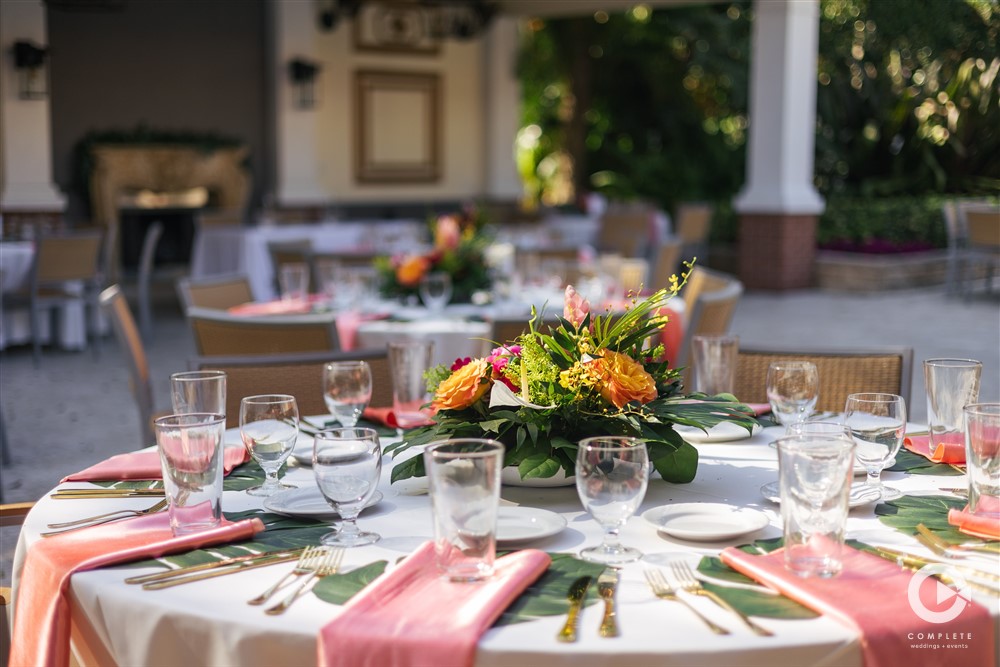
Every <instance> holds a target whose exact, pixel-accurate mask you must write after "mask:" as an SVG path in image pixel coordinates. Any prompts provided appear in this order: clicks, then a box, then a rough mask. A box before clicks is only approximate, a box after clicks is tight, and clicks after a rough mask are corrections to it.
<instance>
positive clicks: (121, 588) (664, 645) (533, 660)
mask: <svg viewBox="0 0 1000 667" xmlns="http://www.w3.org/2000/svg"><path fill="white" fill-rule="evenodd" d="M780 434H781V430H780V429H779V428H776V427H770V428H765V429H763V430H762V431H761V432H759V433H757V434H756V435H754V436H753V437H752V438H749V439H743V440H739V441H734V442H721V443H710V444H698V445H696V447H697V448H698V450H699V452H700V457H701V461H700V464H699V467H698V474H697V477H696V479H695V481H694V482H692V483H690V484H685V485H674V484H667V483H665V482H663V481H662V480H660V479H659V477H656V476H654V478H653V479H651V480H650V484H649V489H648V492H647V494H646V497H645V500H644V502H643V504H642V506H641V507H640V509H639V511H638V512H637V513H636V515H635V516H634V517H633V518H632V519H631V520H629V522H628V525H627V526H626V527H625V528H624V529H623V530H622V532H621V538H622V541H623V542H624V543H625V544H628V545H631V546H635V547H638V548H640V549H641V550H642V551H643V553H644V554H645V557H644V560H643V561H640V562H637V563H632V564H629V565H626V566H625V567H624V568H623V570H622V573H621V584H620V587H619V591H618V602H619V618H618V620H619V625H620V627H621V629H622V633H621V636H620V637H618V638H613V639H606V638H601V637H599V636H598V633H597V628H598V625H599V623H600V616H601V612H600V607H599V606H597V605H594V606H591V607H587V608H586V609H585V610H584V612H583V614H582V622H581V624H580V638H579V641H578V642H577V643H573V644H564V643H559V642H557V641H556V633H557V631H558V630H559V629H560V628H561V627H562V624H563V622H564V620H565V617H564V616H563V615H558V616H550V617H544V618H541V619H538V620H534V621H530V622H525V623H519V624H513V625H505V626H502V627H496V628H492V629H490V630H489V631H487V633H486V634H485V635H484V636H483V637H482V638H481V640H480V642H479V646H478V650H477V653H476V663H475V664H476V665H478V666H480V667H487V666H490V667H492V666H498V667H499V666H501V665H515V664H516V665H537V664H545V665H548V666H555V665H572V666H573V667H588V666H592V665H626V664H627V665H629V666H630V667H635V666H642V665H649V666H650V667H652V666H655V667H664V666H666V665H698V666H699V667H701V666H706V667H707V666H711V665H719V666H727V667H728V666H730V665H734V664H739V665H766V666H768V667H774V666H776V665H790V666H791V665H794V666H801V665H833V664H836V665H848V666H850V665H860V664H861V652H860V648H859V636H858V635H857V634H856V633H855V632H854V631H852V630H850V629H849V628H847V627H845V626H843V625H841V624H839V623H837V622H836V621H834V620H832V619H830V618H827V617H822V616H820V617H816V618H813V619H808V620H776V619H772V618H763V617H760V618H757V619H756V620H757V621H758V622H759V623H760V624H761V625H763V626H765V627H767V628H768V629H770V630H772V631H774V633H775V636H773V637H758V636H756V635H754V634H752V633H751V632H750V631H749V630H748V629H747V628H746V627H745V626H743V625H742V624H741V623H740V622H739V621H738V620H737V619H736V617H734V616H732V615H730V614H728V613H727V612H725V611H723V610H722V609H720V608H718V607H716V606H715V605H714V604H713V603H712V602H711V601H710V600H707V599H704V598H692V599H691V603H692V604H694V605H695V606H697V607H698V608H699V609H700V610H701V611H702V612H703V613H704V614H706V615H708V616H709V617H710V618H711V619H713V620H714V621H716V622H717V623H719V624H722V625H724V626H726V627H728V628H729V629H730V630H732V634H731V635H728V636H722V637H719V636H716V635H713V634H711V633H710V632H709V630H708V629H707V628H706V627H705V626H704V625H703V624H702V623H701V621H699V620H698V619H697V618H696V617H695V616H694V615H693V614H692V613H691V612H690V611H689V610H688V609H687V608H685V607H684V606H683V605H680V604H677V603H673V602H667V601H663V600H659V599H656V598H654V597H653V595H652V594H651V593H650V591H649V589H648V588H647V587H646V584H645V582H644V579H643V570H644V569H645V568H649V567H651V566H653V565H656V564H657V563H659V564H662V563H663V562H664V561H665V560H666V559H669V558H674V557H685V556H687V557H690V558H691V559H693V560H694V561H696V560H697V557H698V556H700V555H715V554H717V553H718V552H719V551H721V550H722V549H723V548H725V547H726V546H732V545H738V544H744V543H748V542H751V541H753V540H755V539H762V538H772V537H778V536H780V534H781V528H780V526H781V520H780V512H779V511H778V507H777V506H776V505H773V504H771V503H770V502H769V501H767V500H765V499H763V498H762V497H761V494H760V491H759V489H760V487H761V485H763V484H765V483H767V482H771V481H774V480H775V479H776V478H777V462H776V458H775V457H776V455H775V451H774V449H772V448H771V447H769V446H768V443H769V442H771V441H772V440H773V439H774V438H775V437H777V436H778V435H780ZM226 440H227V443H228V444H237V443H238V442H239V435H238V432H236V431H235V430H230V431H228V432H227V435H226ZM391 465H392V462H391V461H390V460H389V459H388V458H387V459H386V461H385V463H384V466H383V475H382V482H381V485H380V490H381V491H382V493H383V494H384V498H383V500H382V501H381V502H379V503H378V504H376V505H375V506H373V507H371V508H369V509H367V510H365V511H364V512H363V513H362V515H361V517H360V519H359V525H361V526H362V527H363V528H364V529H366V530H373V531H376V532H377V533H379V534H380V535H381V536H382V539H381V541H380V542H378V543H377V544H374V545H370V546H365V547H359V548H354V549H348V550H347V555H346V558H345V567H347V568H352V567H359V566H362V565H365V564H368V563H372V562H374V561H376V560H388V561H389V563H394V562H396V561H397V559H399V558H400V557H402V556H404V555H406V554H408V553H410V552H412V551H413V550H414V549H415V548H416V547H417V546H419V545H420V544H421V543H423V542H424V541H426V540H429V539H431V536H432V531H433V528H432V523H431V511H430V500H429V498H428V496H427V495H426V493H425V490H426V482H425V481H424V480H422V479H411V480H404V481H402V482H399V483H397V484H394V485H390V484H389V470H390V468H391ZM283 474H285V479H286V481H290V482H292V483H296V484H298V485H299V486H308V485H310V484H312V483H313V481H312V474H311V471H310V470H309V469H308V468H304V467H295V468H291V469H289V470H288V471H287V472H285V471H284V469H283ZM883 478H884V480H885V481H887V482H889V483H890V484H892V485H894V486H897V487H898V488H900V489H902V490H903V491H905V492H907V493H911V492H927V493H932V492H938V489H940V488H943V487H954V486H956V485H961V484H962V483H963V481H964V478H957V477H939V476H931V475H906V474H903V473H884V474H883ZM63 486H70V485H63ZM72 486H78V487H80V486H84V487H85V486H89V485H87V484H81V483H76V484H73V485H72ZM502 495H503V498H504V500H505V501H510V502H513V503H517V504H519V505H521V506H527V507H541V508H545V509H548V510H552V511H554V512H558V513H560V514H561V515H562V516H563V517H565V519H566V520H567V527H566V528H565V529H564V530H562V531H561V532H559V533H557V534H555V535H553V536H550V537H547V538H543V539H537V540H534V541H530V542H525V543H519V544H518V545H517V546H520V547H532V548H537V549H542V550H545V551H549V552H568V553H575V552H578V551H579V550H580V549H581V548H582V547H584V546H589V545H592V544H595V543H597V542H599V541H600V538H601V531H600V529H599V527H598V526H597V524H596V523H595V522H594V521H593V520H592V519H591V518H590V517H589V515H587V514H586V512H585V511H584V510H583V508H582V506H581V504H580V500H579V498H578V497H577V493H576V489H575V487H573V486H568V487H559V488H527V487H513V486H505V487H504V488H503V492H502ZM685 502H706V503H728V504H732V505H736V506H740V507H750V508H754V509H757V510H760V511H762V512H764V513H765V514H766V515H767V517H768V519H769V523H768V525H767V526H765V527H764V528H762V529H760V530H759V531H757V532H754V533H750V534H747V535H744V536H741V537H738V538H734V539H730V540H726V541H722V542H686V541H684V540H680V539H675V538H672V537H669V536H666V535H665V534H662V533H659V532H658V531H657V529H656V528H655V527H654V526H653V525H652V524H650V523H649V522H647V521H646V520H645V519H643V518H642V517H641V516H640V515H641V514H642V513H643V512H645V511H646V510H649V509H651V508H655V507H658V506H662V505H667V504H674V503H685ZM149 504H150V502H149V501H148V500H144V499H138V500H118V499H116V500H87V501H56V500H52V499H51V498H49V497H47V496H46V497H44V498H42V499H40V500H39V502H38V504H37V505H36V506H35V508H34V509H33V510H32V512H31V513H30V514H29V515H28V517H27V520H26V522H25V524H24V528H23V530H22V531H21V536H20V541H19V543H18V546H17V553H16V556H15V564H14V585H15V595H16V594H17V583H18V580H17V577H18V573H19V572H20V569H21V566H22V564H23V560H24V556H25V553H26V550H27V549H29V548H30V546H31V544H32V543H34V542H35V541H37V540H38V539H41V538H40V537H39V532H40V531H42V530H44V529H45V525H46V524H47V523H48V522H51V521H56V520H67V519H71V518H77V517H82V516H90V515H93V514H97V513H99V512H104V511H110V510H113V509H120V508H122V507H126V506H127V507H131V508H137V509H138V508H142V507H145V506H147V505H149ZM261 506H262V501H261V500H260V499H257V498H253V497H250V496H248V495H247V494H246V493H245V492H234V491H227V492H226V493H225V495H224V498H223V509H224V510H225V511H230V512H231V511H241V510H247V509H251V508H256V507H261ZM848 537H849V538H856V539H859V540H862V541H864V542H867V543H869V544H878V545H892V546H896V547H899V548H902V549H905V550H908V551H913V552H915V553H923V554H927V553H928V552H926V551H924V550H923V549H922V547H921V546H920V545H919V544H918V543H917V542H916V541H915V540H913V539H912V538H910V537H908V536H905V535H903V534H902V533H899V532H896V531H894V530H892V529H891V528H888V527H886V526H884V525H883V524H882V523H880V522H879V521H878V520H877V519H876V518H875V516H874V513H873V506H872V505H867V506H863V507H860V508H857V509H854V510H852V511H851V514H850V516H849V518H848ZM503 546H504V545H501V546H500V548H503ZM291 568H292V563H285V564H279V565H274V566H271V567H266V568H261V569H256V570H251V571H247V572H242V573H238V574H234V575H228V576H223V577H217V578H214V579H209V580H206V581H202V582H198V583H193V584H186V585H183V586H177V587H173V588H168V589H164V590H159V591H144V590H142V589H141V588H140V587H138V586H131V585H126V584H124V583H123V580H124V579H125V577H126V576H132V575H135V574H138V573H142V572H145V571H149V572H152V571H158V570H152V569H148V570H142V571H140V570H137V569H136V568H134V567H133V568H127V569H123V568H120V567H112V568H106V569H99V570H95V571H89V572H82V573H78V574H76V575H74V576H73V577H72V580H71V600H72V607H73V616H74V619H75V620H76V621H77V623H78V624H79V625H80V627H81V628H82V629H83V631H84V635H85V636H86V637H87V641H86V643H87V645H89V646H90V648H91V649H94V647H95V646H96V647H98V650H97V652H96V654H97V655H99V654H100V653H101V652H102V651H103V652H106V655H104V656H103V658H104V661H105V662H107V663H108V664H118V665H153V664H155V665H188V664H201V665H240V666H243V667H251V666H255V665H260V666H261V667H271V666H272V665H276V664H286V665H312V664H315V663H316V637H317V633H318V632H319V630H320V628H321V627H322V626H323V625H324V624H325V623H327V622H328V621H330V620H331V619H333V618H334V617H335V616H336V615H337V614H338V613H340V607H338V606H335V605H331V604H328V603H325V602H323V601H321V600H320V599H319V598H317V597H315V596H313V595H307V596H305V597H304V598H302V599H300V600H299V601H298V602H296V603H295V604H294V605H293V606H292V607H291V608H290V609H289V610H288V611H287V612H286V613H285V614H284V615H281V616H267V615H265V614H264V613H263V610H262V608H261V607H251V606H248V605H247V604H246V600H247V599H249V598H250V597H252V596H254V595H256V594H257V593H259V592H260V591H262V590H263V589H265V588H266V587H268V586H269V585H270V584H271V583H273V582H275V581H277V580H278V579H279V578H280V577H281V576H282V575H283V574H285V573H286V572H288V571H289V570H290V569H291ZM985 603H986V604H988V605H989V606H990V608H991V613H992V614H993V615H994V617H995V616H996V615H997V613H998V610H997V608H996V606H997V600H996V599H995V598H994V599H993V600H992V601H990V600H986V601H985Z"/></svg>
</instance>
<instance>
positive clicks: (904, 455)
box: [886, 449, 965, 477]
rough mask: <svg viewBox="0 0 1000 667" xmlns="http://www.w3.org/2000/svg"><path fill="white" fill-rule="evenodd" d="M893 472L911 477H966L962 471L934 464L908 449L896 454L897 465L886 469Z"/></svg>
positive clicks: (941, 464) (943, 464)
mask: <svg viewBox="0 0 1000 667" xmlns="http://www.w3.org/2000/svg"><path fill="white" fill-rule="evenodd" d="M886 470H889V471H891V472H908V473H910V474H911V475H943V476H947V477H956V476H958V475H964V474H965V473H964V472H962V471H961V470H957V469H955V468H952V467H951V466H950V465H948V464H947V463H934V462H933V461H931V460H930V459H926V458H924V457H923V456H920V455H919V454H914V453H913V452H911V451H909V450H907V449H900V450H899V451H898V452H896V463H895V464H893V466H892V467H891V468H886Z"/></svg>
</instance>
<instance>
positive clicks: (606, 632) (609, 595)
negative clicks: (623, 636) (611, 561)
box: [597, 567, 619, 637]
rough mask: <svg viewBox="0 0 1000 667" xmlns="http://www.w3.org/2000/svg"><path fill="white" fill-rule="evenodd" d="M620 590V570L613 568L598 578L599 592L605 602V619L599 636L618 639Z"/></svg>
mask: <svg viewBox="0 0 1000 667" xmlns="http://www.w3.org/2000/svg"><path fill="white" fill-rule="evenodd" d="M617 588H618V570H616V569H614V568H613V567H609V568H608V569H606V570H604V572H601V576H599V577H598V578H597V592H598V593H599V594H600V596H601V599H602V600H604V619H603V620H602V621H601V628H600V630H598V634H600V635H601V636H602V637H617V636H618V635H619V632H618V623H617V622H616V618H617V616H618V612H617V611H616V610H615V591H616V590H617Z"/></svg>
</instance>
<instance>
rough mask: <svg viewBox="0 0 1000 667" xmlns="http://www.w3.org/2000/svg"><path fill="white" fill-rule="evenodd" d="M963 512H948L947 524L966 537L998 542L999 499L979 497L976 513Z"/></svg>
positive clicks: (966, 510)
mask: <svg viewBox="0 0 1000 667" xmlns="http://www.w3.org/2000/svg"><path fill="white" fill-rule="evenodd" d="M968 510H969V508H968V506H966V508H965V509H964V510H948V523H950V524H951V525H953V526H955V527H956V528H958V529H959V530H960V531H962V532H963V533H965V534H966V535H973V536H975V537H982V538H983V539H987V540H1000V518H997V517H998V516H1000V498H997V497H995V496H980V497H979V504H978V506H977V507H976V513H975V514H973V513H972V512H969V511H968Z"/></svg>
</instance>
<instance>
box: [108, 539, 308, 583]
mask: <svg viewBox="0 0 1000 667" xmlns="http://www.w3.org/2000/svg"><path fill="white" fill-rule="evenodd" d="M304 550H305V547H300V548H298V549H285V550H282V551H265V552H263V553H259V554H247V555H245V556H235V557H233V558H225V559H223V560H216V561H212V562H210V563H201V564H200V565H189V566H187V567H180V568H177V569H175V570H166V571H164V572H156V573H154V574H142V575H139V576H137V577H129V578H128V579H126V580H125V583H126V584H146V583H149V582H151V581H161V580H163V579H174V578H177V577H182V576H184V575H186V574H191V573H193V572H201V571H202V570H211V569H214V568H220V567H226V566H229V565H236V564H238V563H246V562H251V561H256V560H266V559H268V558H279V557H282V556H292V555H295V556H298V555H299V554H301V553H302V552H303V551H304Z"/></svg>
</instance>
